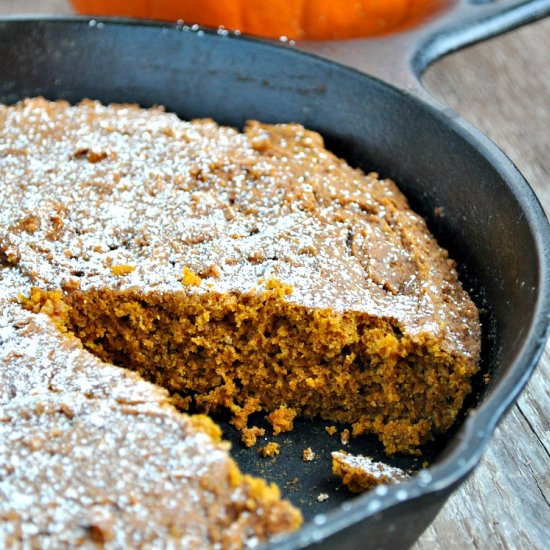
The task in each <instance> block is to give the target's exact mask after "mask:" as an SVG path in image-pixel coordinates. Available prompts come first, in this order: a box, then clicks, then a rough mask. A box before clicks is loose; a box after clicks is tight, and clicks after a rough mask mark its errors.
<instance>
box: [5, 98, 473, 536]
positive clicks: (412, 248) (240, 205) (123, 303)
mask: <svg viewBox="0 0 550 550" xmlns="http://www.w3.org/2000/svg"><path fill="white" fill-rule="evenodd" d="M0 192H1V196H2V206H1V208H0V261H1V263H2V265H3V268H2V273H3V282H2V283H1V285H2V297H3V300H4V304H9V306H8V305H4V308H3V309H4V310H6V311H7V312H8V314H7V315H8V316H7V317H6V316H4V319H5V320H4V328H3V329H2V330H3V331H4V332H5V333H6V334H9V335H10V336H9V341H10V342H12V341H13V342H14V343H13V344H10V345H8V347H7V350H8V351H6V352H3V355H2V369H3V371H4V375H5V376H8V377H12V376H14V370H15V371H17V372H19V371H21V370H22V369H23V367H21V366H20V365H28V367H26V370H25V369H23V370H24V371H25V372H26V374H25V376H28V380H27V379H26V378H25V379H24V380H23V381H22V382H21V384H22V385H21V387H22V388H23V389H22V390H21V391H19V390H9V391H8V394H7V395H8V397H7V398H6V404H5V407H8V409H9V408H10V407H12V409H10V410H13V413H12V412H6V413H2V414H5V415H6V418H8V417H10V418H11V416H10V415H12V414H13V415H15V416H14V418H17V420H15V421H14V422H15V424H14V429H13V430H11V429H10V427H9V423H8V424H3V425H2V427H3V428H6V426H7V428H6V429H7V430H8V432H9V433H19V431H20V430H19V429H18V428H17V427H16V426H18V425H21V426H23V425H25V423H27V424H28V425H29V426H31V425H32V426H36V429H37V432H39V431H41V429H42V428H40V426H42V424H41V423H44V424H43V425H44V429H50V425H51V427H52V429H55V430H59V431H60V433H61V434H66V435H62V437H63V438H64V441H65V438H66V440H67V441H73V440H74V439H71V438H77V439H79V438H80V439H82V438H83V439H85V440H88V439H89V440H90V441H92V440H93V438H94V437H95V436H96V435H97V434H96V433H95V432H94V428H93V422H90V421H88V420H87V421H85V422H84V424H83V425H82V427H81V428H80V427H79V428H78V429H76V428H75V431H74V432H72V431H71V430H68V429H67V420H66V418H68V417H66V415H65V416H63V415H64V413H63V412H62V411H61V412H60V413H56V414H55V415H53V416H54V417H55V420H52V419H49V417H48V419H47V420H46V417H45V416H44V417H42V416H41V415H38V414H34V413H33V414H31V415H30V416H29V418H28V419H25V420H23V419H22V416H21V415H23V410H24V409H25V407H27V408H29V407H34V406H35V403H34V402H33V399H35V397H34V395H35V393H36V392H38V393H39V394H40V395H41V396H42V397H40V399H41V400H43V401H44V403H43V405H40V406H39V408H41V407H44V410H53V409H55V407H56V405H55V401H56V399H65V397H61V396H62V395H66V396H67V397H66V399H68V400H74V403H73V404H72V405H71V407H72V408H74V409H75V410H76V411H82V415H84V416H85V417H86V418H89V417H92V418H96V415H99V416H98V417H100V418H101V420H100V422H107V420H108V418H109V416H110V415H112V417H113V419H115V418H116V419H118V420H116V421H113V422H114V424H113V430H114V432H115V433H114V434H113V438H115V439H116V438H118V439H117V444H116V446H112V443H110V445H111V446H110V447H109V448H108V449H106V450H105V452H106V453H107V454H106V455H105V456H106V457H107V456H109V457H110V458H109V460H112V458H111V457H112V456H113V455H112V454H109V453H115V451H117V452H118V451H122V450H123V449H125V448H126V447H125V444H123V443H121V441H122V439H123V438H122V439H121V435H120V432H117V430H118V428H117V427H116V426H117V423H118V424H120V425H121V429H122V427H124V429H127V430H129V432H128V433H130V432H131V433H133V434H137V433H141V431H142V430H143V431H146V429H145V428H141V427H139V426H138V424H139V423H140V422H142V420H136V419H134V420H132V422H130V423H129V424H128V426H126V423H125V422H123V421H122V419H123V418H126V417H125V416H124V415H125V414H126V413H124V412H122V409H123V408H124V407H137V408H138V409H139V407H144V408H145V409H147V408H148V407H152V408H153V409H155V411H156V410H157V409H158V410H159V411H160V410H161V411H162V414H161V413H159V414H160V416H161V417H163V418H164V416H162V415H165V416H166V422H167V423H168V424H169V423H174V425H178V426H182V427H180V428H178V429H180V430H183V431H185V430H188V431H189V432H190V433H191V434H192V436H190V437H191V440H192V439H193V438H198V439H200V440H201V441H202V440H205V441H210V442H209V443H208V445H210V448H212V449H213V451H212V452H220V453H222V454H223V452H222V451H220V450H219V449H220V444H219V443H216V442H212V438H211V437H210V440H209V439H208V437H207V436H205V435H202V434H201V433H200V430H199V431H197V429H196V427H195V424H194V423H193V421H192V420H190V419H189V417H187V416H185V415H182V414H179V413H176V412H175V411H174V409H172V408H171V405H169V404H168V402H169V401H170V402H172V403H174V402H175V403H177V404H178V406H179V407H180V408H185V407H187V406H190V405H192V406H193V409H199V410H201V411H203V412H206V413H210V412H213V411H216V410H218V409H220V408H226V409H229V411H230V412H231V414H232V417H233V420H232V422H233V423H234V424H235V425H236V426H237V428H239V429H241V430H243V433H244V436H243V438H244V440H245V441H246V442H248V443H249V444H252V443H253V440H254V437H250V427H249V426H248V425H247V420H248V416H249V415H250V414H252V413H254V412H258V411H265V412H266V413H268V419H269V420H270V421H271V422H272V424H273V426H274V432H275V433H278V432H280V431H284V430H288V429H291V428H292V420H293V418H294V417H295V416H296V415H305V416H319V417H321V418H324V419H327V420H331V421H341V422H347V423H350V424H351V425H352V428H353V433H354V435H359V434H362V433H374V434H376V435H377V436H378V437H379V438H380V440H381V441H382V443H383V444H384V447H385V449H386V452H387V453H388V454H392V453H396V452H404V453H416V452H418V448H419V446H420V445H421V444H422V443H424V442H426V441H427V440H429V439H431V438H432V437H434V435H435V434H437V433H441V432H443V431H444V430H446V429H447V428H448V427H449V426H450V425H451V424H452V423H453V421H454V419H455V418H456V415H457V413H458V411H459V409H460V408H461V406H462V402H463V399H464V397H465V395H466V394H467V393H468V392H469V391H470V388H471V386H470V378H471V376H472V375H473V374H474V373H475V372H476V371H477V369H478V366H477V364H478V358H479V349H480V326H479V318H478V312H477V309H476V307H475V305H474V304H473V302H472V301H471V299H470V297H469V296H468V294H467V293H466V292H465V291H464V290H463V289H462V287H461V285H460V283H459V281H458V278H457V273H456V270H455V264H454V262H453V261H452V260H450V259H449V258H448V254H447V252H446V251H445V250H443V249H441V248H440V247H439V246H438V245H437V243H436V241H435V239H434V238H433V237H432V236H431V234H430V233H429V231H428V229H427V228H426V224H425V222H424V221H423V220H422V218H421V217H419V216H418V215H416V214H415V213H413V212H412V211H411V210H410V208H409V206H408V204H407V201H406V199H405V198H404V196H403V195H402V194H401V193H400V191H399V190H398V189H397V187H396V186H395V184H394V183H393V182H392V181H390V180H381V179H379V177H378V175H377V174H376V173H370V174H364V173H362V172H361V171H360V170H357V169H353V168H351V167H350V166H348V165H347V164H346V163H345V162H344V161H343V160H340V159H338V158H337V157H335V156H334V155H333V154H331V153H330V152H328V151H327V150H326V149H325V148H324V145H323V141H322V138H321V137H320V136H319V135H318V134H316V133H314V132H311V131H308V130H305V129H304V128H303V127H302V126H299V125H297V124H281V125H267V124H260V123H258V122H250V123H249V124H248V125H247V126H246V128H245V130H244V132H243V133H239V132H238V131H237V130H234V129H232V128H227V127H222V126H218V125H217V124H216V123H214V122H213V121H210V120H198V121H191V122H184V121H181V120H180V119H178V118H177V117H176V116H175V115H173V114H167V113H165V112H163V110H162V109H160V108H155V109H148V110H145V109H140V108H138V107H137V106H133V105H111V106H108V107H107V106H102V105H101V104H99V103H97V102H93V101H84V102H82V103H80V104H79V105H77V106H70V105H69V104H68V103H66V102H62V101H58V102H48V101H46V100H44V99H29V100H25V101H23V102H21V103H19V104H17V105H15V106H10V107H7V106H4V107H1V108H0ZM23 307H24V308H25V311H23V310H22V309H21V308H23ZM9 312H12V313H9ZM10 315H11V316H10ZM18 318H24V319H25V322H23V328H21V327H19V325H18V322H19V321H17V319H18ZM27 324H28V326H30V327H32V329H28V331H29V334H31V335H30V336H29V335H27V338H28V339H29V340H28V342H27V344H21V343H17V344H16V342H22V340H21V338H23V335H22V334H21V331H23V332H25V330H27V329H25V328H24V327H25V326H27ZM54 327H55V328H54ZM46 335H47V336H46ZM46 337H47V338H50V339H52V342H53V341H56V342H57V344H53V343H52V344H51V345H50V346H49V349H50V350H51V354H52V357H53V356H55V357H56V359H55V360H54V359H51V360H50V359H49V358H46V355H44V356H42V355H40V359H38V360H35V359H33V357H34V356H33V355H32V354H30V355H29V356H28V357H27V356H26V355H24V356H23V358H21V357H20V356H19V355H17V354H18V353H23V352H22V351H21V352H16V353H15V354H14V353H13V352H12V351H10V350H11V347H12V346H14V345H17V346H20V347H21V349H22V350H27V351H28V350H32V349H34V348H35V347H36V348H37V349H42V348H43V347H44V348H47V347H48V346H46V345H45V344H44V345H42V344H41V343H40V342H41V341H42V339H45V338H46ZM81 346H82V347H81ZM66 347H70V348H71V349H74V350H75V351H72V352H70V353H69V352H67V354H66V360H65V359H63V358H61V356H59V358H57V356H58V355H59V354H61V355H62V352H63V350H65V348H66ZM4 348H6V344H2V349H4ZM29 353H30V352H29ZM48 357H49V356H48ZM63 357H65V356H63ZM50 361H51V363H50ZM65 363H67V365H65ZM15 365H19V366H17V367H15ZM110 365H117V367H115V366H110ZM119 367H123V368H124V369H126V370H123V369H121V368H119ZM48 369H50V370H51V371H52V372H53V371H55V373H56V374H55V375H54V374H51V373H50V371H49V370H48ZM128 369H129V370H132V371H135V372H136V373H138V374H139V376H137V375H136V374H130V373H129V372H128ZM27 371H28V372H27ZM42 372H43V374H40V373H42ZM64 373H65V374H64ZM76 373H78V374H76ZM17 376H19V374H17ZM21 376H23V375H21ZM56 376H58V377H62V378H63V380H64V381H65V382H64V384H66V385H67V387H66V388H65V386H64V385H63V384H62V385H61V387H60V389H59V390H57V389H52V388H54V387H55V388H57V386H55V385H54V386H52V384H51V380H55V379H56ZM94 377H95V378H97V377H99V378H101V380H103V377H107V378H109V377H110V378H109V380H111V381H110V382H108V383H107V382H101V384H102V385H101V388H102V389H101V392H100V393H101V395H98V396H97V397H96V396H95V394H93V395H92V398H90V399H89V400H88V397H87V396H86V393H85V392H84V391H83V390H82V388H86V387H87V386H86V384H88V383H87V382H86V380H88V378H89V380H90V382H89V384H90V385H92V386H93V384H94V379H95V378H94ZM38 379H40V380H38ZM142 379H146V380H147V381H149V382H152V383H154V384H155V385H157V386H161V387H163V388H166V390H168V392H169V394H170V397H169V396H168V395H169V394H168V393H166V391H165V390H160V389H158V387H154V386H151V385H149V384H147V383H146V382H144V381H143V380H142ZM37 380H38V381H37ZM74 380H78V382H74ZM35 382H36V385H35ZM12 385H13V387H18V386H17V384H16V383H13V384H12ZM134 385H135V386H136V389H132V388H133V387H134ZM34 388H38V389H36V391H35V389H34ZM44 388H45V389H44ZM121 388H124V390H123V389H121ZM111 390H112V392H113V394H114V395H116V394H117V392H118V391H119V390H120V391H128V392H130V393H131V395H132V396H133V395H134V392H136V394H137V395H141V392H144V393H145V394H146V397H143V398H141V397H131V398H129V404H123V405H120V404H119V401H117V398H115V397H113V396H112V395H110V393H111ZM94 391H95V390H94ZM98 391H99V390H98ZM41 402H42V401H41ZM134 402H136V403H137V404H134ZM121 407H122V409H121ZM96 409H97V410H96ZM78 414H80V413H77V415H75V418H77V417H78ZM132 414H133V413H132ZM140 414H141V413H139V414H138V415H137V418H141V416H140ZM144 414H145V413H144ZM156 414H157V413H156V412H154V413H152V414H151V417H152V418H155V415H156ZM56 415H57V416H56ZM146 416H147V415H146ZM20 417H21V419H20ZM52 418H53V417H52ZM130 418H134V417H133V416H130ZM133 422H136V425H135V426H134V424H133ZM144 422H145V420H144ZM148 422H150V423H151V422H152V421H151V420H148ZM155 422H156V421H155ZM203 422H204V424H205V425H207V426H208V428H207V431H208V432H212V430H213V428H212V426H211V425H210V424H208V422H207V421H203ZM153 424H154V423H153ZM151 429H152V428H151ZM10 430H11V431H10ZM25 430H26V428H25ZM78 430H82V432H80V431H78ZM247 430H248V432H247ZM160 431H161V432H163V433H164V436H162V437H166V438H167V443H166V445H164V444H156V445H155V444H152V447H150V448H147V450H145V447H143V448H142V447H140V448H139V450H136V449H135V448H134V447H133V446H132V444H130V443H128V450H127V452H128V453H129V456H130V457H131V458H129V459H128V461H129V462H132V461H134V462H133V463H134V464H139V463H140V462H141V459H140V458H139V457H140V456H143V454H140V453H146V454H147V456H148V457H150V460H152V461H157V462H159V461H160V462H164V461H166V460H168V458H166V455H165V453H166V452H167V451H166V448H167V447H172V446H173V442H172V439H171V438H175V437H177V436H176V435H174V434H169V433H168V431H170V430H160ZM176 431H177V430H176ZM154 433H155V435H154V437H153V438H152V439H151V440H150V441H149V442H148V444H151V441H154V440H156V439H157V438H159V437H161V436H160V435H159V434H157V432H154ZM186 433H187V432H186ZM94 434H95V435H94ZM211 435H212V434H210V436H211ZM132 437H134V436H132ZM136 437H137V435H136ZM138 439H139V438H138ZM184 439H185V437H184ZM113 441H114V439H113ZM140 441H141V440H140ZM159 441H160V439H159ZM18 445H19V446H18ZM18 445H13V446H11V447H10V453H13V456H22V455H24V449H23V443H20V444H19V443H18ZM182 445H184V446H185V445H186V444H185V443H183V444H182ZM189 445H191V443H190V444H189ZM201 445H202V444H201ZM191 446H192V445H191ZM199 447H200V445H199ZM75 448H78V447H75ZM80 448H82V449H86V447H85V446H84V447H80ZM214 450H215V451H214ZM33 452H34V451H33ZM82 452H83V453H84V454H85V453H87V452H89V450H83V451H82ZM124 452H126V451H124ZM190 452H191V451H190ZM156 453H158V455H157V454H156ZM197 453H198V455H197V456H201V457H202V458H200V459H198V460H199V462H201V461H202V460H206V459H205V458H204V456H203V454H202V453H200V452H199V451H197ZM183 454H184V455H185V452H183ZM206 454H208V453H206ZM224 456H225V455H224ZM44 460H45V459H44ZM83 460H84V459H83ZM170 460H176V458H175V456H174V457H170ZM224 461H225V462H224ZM228 461H229V459H228V458H227V457H226V458H225V459H224V460H222V463H223V464H225V466H223V467H222V466H220V467H221V468H222V469H223V468H226V469H227V468H229V469H231V471H232V472H234V471H235V469H234V467H232V466H231V467H229V466H228V464H230V462H228ZM36 463H37V464H39V461H38V459H37V462H36ZM183 463H184V464H185V460H184V461H183ZM105 464H107V462H105ZM44 467H46V462H45V463H44ZM216 467H218V466H216ZM128 468H130V469H131V466H128ZM205 468H206V466H205ZM136 471H137V470H136ZM161 471H162V468H160V467H159V470H158V475H161ZM11 475H14V474H11ZM205 475H207V474H205ZM231 475H234V476H236V477H239V475H238V474H231ZM207 477H208V475H207ZM222 477H223V475H222ZM71 479H74V476H71ZM232 479H233V478H232ZM31 481H32V480H29V483H30V482H31ZM21 483H23V482H21ZM128 483H130V482H128ZM242 483H243V482H242V480H241V481H239V482H238V483H237V485H238V486H239V487H241V484H242ZM246 483H248V484H253V485H254V484H256V483H259V482H257V481H254V482H252V481H250V480H248V478H246V482H245V484H246ZM254 487H256V485H254ZM261 487H262V489H261V490H258V491H259V493H260V495H259V496H258V498H259V499H260V500H261V499H262V498H267V497H266V493H265V492H266V491H267V492H269V491H270V490H271V489H269V490H268V489H266V488H265V486H264V485H262V486H261ZM239 490H243V491H245V490H244V489H239ZM269 495H270V496H269V498H271V499H272V502H274V503H275V502H276V504H274V506H275V509H276V510H277V512H276V514H275V515H277V517H279V516H281V517H283V516H284V519H280V518H279V519H280V523H279V520H277V521H276V522H275V523H274V524H273V525H275V524H277V528H279V527H280V526H282V529H281V530H284V529H290V528H292V527H293V526H296V525H297V519H296V518H297V516H296V515H295V512H294V511H293V510H292V509H291V508H290V507H289V506H288V505H285V504H284V503H281V502H280V501H278V500H277V499H276V497H275V496H274V493H269ZM92 500H93V499H92ZM258 506H259V507H260V509H261V504H259V505H258ZM253 508H254V509H258V508H257V507H256V505H254V506H253ZM117 510H119V508H117ZM52 513H53V512H52ZM230 515H231V514H230ZM247 517H248V516H247ZM117 521H118V520H117ZM243 521H244V520H243ZM250 521H251V522H252V523H254V520H250ZM199 523H200V522H199ZM205 525H208V523H206V524H205ZM239 525H240V524H239ZM273 525H272V526H271V527H269V526H265V528H264V527H262V528H260V529H259V531H261V534H260V535H259V537H260V538H261V536H264V537H265V536H269V533H270V532H271V531H270V529H271V528H272V527H273ZM205 529H206V527H205ZM243 529H244V527H243ZM116 530H117V529H116V528H115V529H114V531H116ZM276 530H277V529H275V530H274V531H276ZM274 531H273V532H274ZM213 540H214V539H213Z"/></svg>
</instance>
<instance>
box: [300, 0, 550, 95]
mask: <svg viewBox="0 0 550 550" xmlns="http://www.w3.org/2000/svg"><path fill="white" fill-rule="evenodd" d="M547 15H550V0H499V1H495V0H457V1H456V2H454V3H453V5H451V6H450V7H448V8H447V9H446V11H443V12H439V13H438V14H436V15H435V16H433V17H432V18H431V19H430V20H428V21H426V22H425V23H424V24H422V25H421V26H419V27H417V28H415V29H412V30H410V31H407V32H403V33H400V34H394V35H388V36H385V37H381V38H369V39H360V40H345V41H334V42H299V43H298V44H297V46H298V48H300V49H303V50H306V51H309V52H311V53H314V54H317V55H321V56H322V57H327V58H329V59H332V60H334V61H338V62H339V63H342V64H344V65H348V66H350V67H353V68H355V69H358V70H360V71H362V72H365V73H368V74H370V75H372V76H375V77H378V78H380V79H382V80H384V81H386V82H389V83H390V84H393V85H394V86H397V87H398V88H400V89H402V90H404V91H406V92H408V93H413V94H415V95H420V96H424V97H425V98H426V99H428V98H429V99H431V100H432V101H433V98H431V97H430V96H429V94H428V92H427V91H426V90H425V89H424V88H423V86H422V85H421V83H420V77H421V75H422V72H423V71H424V70H425V69H426V68H427V67H428V65H430V64H431V63H433V62H434V61H436V60H437V59H439V58H440V57H442V56H444V55H445V54H447V53H450V52H453V51H456V50H458V49H460V48H463V47H465V46H468V45H469V44H474V43H476V42H480V41H482V40H486V39H488V38H490V37H492V36H496V35H498V34H501V33H504V32H506V31H509V30H512V29H514V28H516V27H519V26H521V25H525V24H527V23H530V22H533V21H536V20H538V19H542V18H543V17H545V16H547Z"/></svg>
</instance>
